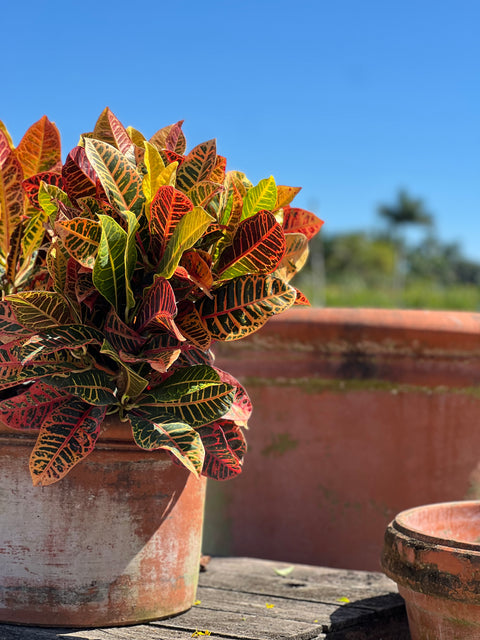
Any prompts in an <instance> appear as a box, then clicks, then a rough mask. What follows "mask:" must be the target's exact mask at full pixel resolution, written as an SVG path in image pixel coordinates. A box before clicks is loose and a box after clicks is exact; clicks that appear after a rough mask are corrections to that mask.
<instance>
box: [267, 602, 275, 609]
mask: <svg viewBox="0 0 480 640" xmlns="http://www.w3.org/2000/svg"><path fill="white" fill-rule="evenodd" d="M265 607H266V608H267V609H274V608H275V605H274V604H271V603H270V602H266V603H265Z"/></svg>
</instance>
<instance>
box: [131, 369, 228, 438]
mask: <svg viewBox="0 0 480 640" xmlns="http://www.w3.org/2000/svg"><path fill="white" fill-rule="evenodd" d="M234 395H235V389H234V388H233V387H232V386H230V385H228V384H224V383H221V382H219V376H218V374H217V372H216V371H215V370H214V369H212V368H211V367H208V366H206V365H199V366H194V367H185V368H182V369H177V371H175V373H173V374H172V375H171V376H170V377H169V378H168V379H167V380H166V381H165V382H163V383H162V384H161V385H160V386H158V387H155V388H154V389H152V390H151V391H149V392H148V393H145V394H144V395H143V396H141V397H140V398H139V400H138V403H137V406H138V409H136V412H137V414H138V415H140V416H141V417H145V418H147V419H149V420H151V421H152V422H160V423H162V422H182V423H185V424H188V425H190V426H191V427H193V428H197V427H201V426H203V425H204V424H208V423H209V422H213V421H214V420H216V419H217V418H220V417H221V416H223V415H224V414H225V413H226V412H227V411H228V410H229V408H230V406H231V404H232V402H233V398H234Z"/></svg>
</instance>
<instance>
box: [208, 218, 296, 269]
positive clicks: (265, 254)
mask: <svg viewBox="0 0 480 640" xmlns="http://www.w3.org/2000/svg"><path fill="white" fill-rule="evenodd" d="M285 246H286V245H285V235H284V233H283V230H282V227H281V226H280V225H279V224H278V222H277V221H276V220H275V217H274V215H273V214H272V213H270V212H269V211H259V212H258V213H256V214H254V215H253V216H251V217H250V218H247V219H246V220H244V221H243V222H241V223H240V224H239V226H238V229H237V232H236V233H235V235H234V236H233V239H232V244H231V245H230V246H229V247H227V248H226V249H225V250H224V251H223V253H222V255H221V256H220V259H219V262H218V275H219V277H220V278H221V279H225V280H230V279H232V278H235V277H237V276H241V275H245V274H247V273H271V272H272V271H274V270H275V268H276V267H277V265H278V264H279V262H280V261H281V259H282V258H283V255H284V254H285Z"/></svg>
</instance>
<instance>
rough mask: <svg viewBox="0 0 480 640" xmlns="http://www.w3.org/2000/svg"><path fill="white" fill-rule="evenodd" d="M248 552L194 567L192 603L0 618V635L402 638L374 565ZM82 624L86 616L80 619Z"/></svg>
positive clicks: (39, 638) (391, 594)
mask: <svg viewBox="0 0 480 640" xmlns="http://www.w3.org/2000/svg"><path fill="white" fill-rule="evenodd" d="M286 566H287V565H286V564H285V563H278V562H272V561H268V560H254V559H248V558H215V559H213V560H212V562H211V563H210V564H209V565H208V567H207V571H206V572H205V573H202V574H201V575H200V586H199V590H198V599H199V601H200V602H199V603H198V605H196V606H194V607H193V608H192V609H191V610H190V611H188V612H186V613H184V614H182V615H180V616H177V617H175V618H171V619H169V620H161V621H157V622H152V623H150V624H144V625H137V626H132V627H119V628H109V629H84V630H75V629H70V630H66V629H40V628H33V627H16V626H13V625H0V640H61V639H63V640H69V639H70V640H187V639H188V638H192V637H195V635H194V634H195V631H196V630H198V631H202V632H206V631H207V630H208V631H209V632H210V635H209V637H210V638H211V640H227V639H229V640H407V639H408V638H409V635H408V631H407V623H406V616H405V610H404V606H403V603H402V600H401V599H400V597H399V596H398V594H397V593H396V587H395V585H394V584H393V583H392V582H391V581H390V580H388V579H387V578H386V577H384V576H383V575H382V574H379V573H369V572H364V571H342V570H338V569H326V568H322V567H310V566H308V565H296V566H295V568H294V569H293V570H292V571H291V572H290V573H289V574H288V575H287V576H281V575H278V574H277V573H276V572H275V569H276V568H279V569H282V568H285V567H286ZM86 624H88V621H86Z"/></svg>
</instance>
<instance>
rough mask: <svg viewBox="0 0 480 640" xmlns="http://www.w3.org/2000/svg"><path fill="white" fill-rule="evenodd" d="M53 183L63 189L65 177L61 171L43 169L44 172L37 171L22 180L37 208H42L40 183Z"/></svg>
mask: <svg viewBox="0 0 480 640" xmlns="http://www.w3.org/2000/svg"><path fill="white" fill-rule="evenodd" d="M41 182H45V183H46V184H53V185H54V186H55V187H59V188H60V189H63V186H64V185H63V178H62V175H61V174H60V173H53V172H52V171H43V172H42V173H36V174H35V175H34V176H32V177H31V178H27V179H26V180H24V181H23V182H22V186H23V190H24V191H25V193H26V194H27V196H28V199H29V200H30V203H31V204H32V205H33V206H34V207H35V209H41V206H40V203H39V202H38V192H39V190H40V183H41Z"/></svg>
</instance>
